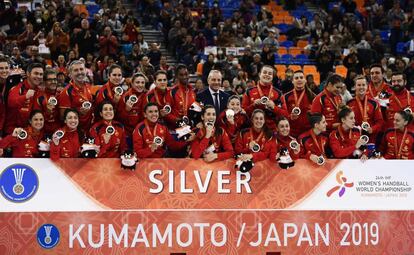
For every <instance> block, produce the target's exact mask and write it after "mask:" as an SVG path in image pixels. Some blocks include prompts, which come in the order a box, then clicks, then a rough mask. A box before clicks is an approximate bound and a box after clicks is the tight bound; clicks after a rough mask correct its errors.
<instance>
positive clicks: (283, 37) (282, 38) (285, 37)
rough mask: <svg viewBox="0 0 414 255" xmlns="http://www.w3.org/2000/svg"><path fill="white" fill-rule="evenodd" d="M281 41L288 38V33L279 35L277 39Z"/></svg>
mask: <svg viewBox="0 0 414 255" xmlns="http://www.w3.org/2000/svg"><path fill="white" fill-rule="evenodd" d="M277 40H278V41H279V42H284V41H286V40H287V36H286V35H279V38H278V39H277Z"/></svg>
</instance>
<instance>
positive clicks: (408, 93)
mask: <svg viewBox="0 0 414 255" xmlns="http://www.w3.org/2000/svg"><path fill="white" fill-rule="evenodd" d="M406 92H407V106H409V107H411V97H410V92H409V91H408V90H407V91H406ZM392 97H393V98H395V102H397V104H398V106H399V107H400V109H402V108H403V106H402V105H401V101H400V99H398V97H397V96H396V95H395V94H393V95H392Z"/></svg>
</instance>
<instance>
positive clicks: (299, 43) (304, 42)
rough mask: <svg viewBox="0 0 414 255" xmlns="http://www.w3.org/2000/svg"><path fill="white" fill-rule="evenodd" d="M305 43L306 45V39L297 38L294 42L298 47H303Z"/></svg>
mask: <svg viewBox="0 0 414 255" xmlns="http://www.w3.org/2000/svg"><path fill="white" fill-rule="evenodd" d="M307 45H308V41H306V40H299V41H298V42H297V43H296V46H297V47H299V48H305V47H306V46H307Z"/></svg>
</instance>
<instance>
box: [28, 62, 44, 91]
mask: <svg viewBox="0 0 414 255" xmlns="http://www.w3.org/2000/svg"><path fill="white" fill-rule="evenodd" d="M27 81H28V82H29V84H30V85H31V86H32V87H33V88H37V87H39V86H42V84H43V68H40V67H36V68H33V69H32V70H31V71H30V72H28V73H27Z"/></svg>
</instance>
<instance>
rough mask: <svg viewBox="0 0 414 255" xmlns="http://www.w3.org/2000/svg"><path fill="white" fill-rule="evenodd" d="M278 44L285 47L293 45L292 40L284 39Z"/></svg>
mask: <svg viewBox="0 0 414 255" xmlns="http://www.w3.org/2000/svg"><path fill="white" fill-rule="evenodd" d="M280 46H283V47H286V48H290V47H292V46H293V42H292V41H284V42H281V43H280Z"/></svg>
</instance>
